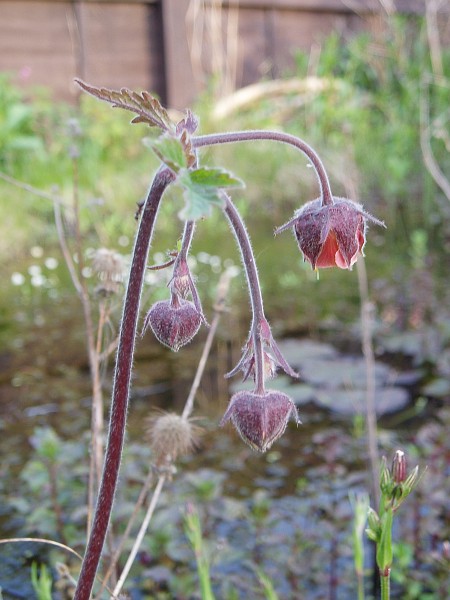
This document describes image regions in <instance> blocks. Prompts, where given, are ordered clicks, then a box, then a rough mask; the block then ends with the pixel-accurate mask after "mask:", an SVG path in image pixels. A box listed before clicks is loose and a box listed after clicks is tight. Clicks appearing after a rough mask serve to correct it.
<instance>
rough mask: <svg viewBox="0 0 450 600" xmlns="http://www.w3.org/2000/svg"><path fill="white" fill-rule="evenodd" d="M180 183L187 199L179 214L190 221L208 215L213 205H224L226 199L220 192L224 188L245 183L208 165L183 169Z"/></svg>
mask: <svg viewBox="0 0 450 600" xmlns="http://www.w3.org/2000/svg"><path fill="white" fill-rule="evenodd" d="M178 183H179V184H181V185H182V186H183V188H184V199H185V201H186V205H185V207H184V208H183V210H182V211H181V212H180V214H179V216H180V218H181V219H183V220H188V221H195V220H197V219H200V218H201V217H205V216H208V215H209V214H210V213H211V208H212V206H213V205H215V206H219V207H222V206H224V202H225V200H224V198H223V196H222V194H221V193H220V192H221V190H222V189H225V188H237V187H243V185H244V184H243V182H242V181H241V180H240V179H238V178H236V177H234V176H233V175H232V174H231V173H229V172H228V171H224V170H223V169H213V168H207V167H202V168H199V169H193V170H189V171H188V170H185V171H183V172H182V173H181V174H180V176H179V178H178Z"/></svg>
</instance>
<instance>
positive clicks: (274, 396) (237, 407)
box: [220, 390, 300, 452]
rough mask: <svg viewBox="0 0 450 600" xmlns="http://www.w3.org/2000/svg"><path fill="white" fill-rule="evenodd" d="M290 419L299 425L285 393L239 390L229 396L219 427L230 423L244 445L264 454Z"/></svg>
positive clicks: (292, 404) (282, 431)
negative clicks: (258, 392) (259, 392)
mask: <svg viewBox="0 0 450 600" xmlns="http://www.w3.org/2000/svg"><path fill="white" fill-rule="evenodd" d="M291 418H292V419H294V421H295V422H296V423H297V424H298V423H299V422H300V421H299V418H298V415H297V409H296V407H295V404H294V402H293V401H292V400H291V399H290V398H289V396H287V395H286V394H283V393H282V392H277V391H276V390H267V391H265V392H264V394H257V393H256V392H249V391H241V392H237V393H236V394H234V396H232V398H231V400H230V404H229V405H228V409H227V411H226V413H225V414H224V416H223V418H222V420H221V422H220V425H221V426H222V425H225V423H226V422H227V421H231V422H232V423H233V425H234V426H235V427H236V430H237V432H238V433H239V435H240V436H241V438H242V439H243V440H244V442H245V443H246V444H248V445H249V446H250V447H251V448H252V449H253V450H259V451H260V452H265V451H266V450H267V449H268V448H270V446H271V445H272V444H273V442H275V440H277V439H278V438H279V437H280V436H281V435H283V433H284V431H285V429H286V427H287V424H288V422H289V419H291Z"/></svg>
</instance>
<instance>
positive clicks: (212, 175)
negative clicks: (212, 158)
mask: <svg viewBox="0 0 450 600" xmlns="http://www.w3.org/2000/svg"><path fill="white" fill-rule="evenodd" d="M189 175H190V180H191V182H192V183H193V184H194V185H198V186H201V187H204V188H219V189H226V188H243V187H244V182H243V181H242V180H241V179H239V178H237V177H235V176H234V175H232V174H231V173H230V172H228V171H225V170H224V169H219V168H209V167H200V168H199V169H193V170H192V171H189Z"/></svg>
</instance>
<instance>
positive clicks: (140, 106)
mask: <svg viewBox="0 0 450 600" xmlns="http://www.w3.org/2000/svg"><path fill="white" fill-rule="evenodd" d="M75 82H76V83H77V84H78V85H79V86H80V87H81V88H82V89H83V90H84V91H85V92H88V94H91V95H92V96H95V97H96V98H98V99H99V100H104V101H105V102H109V103H110V104H112V105H113V107H116V108H123V109H125V110H129V111H131V112H134V113H136V114H137V117H134V119H133V120H132V121H131V122H132V123H147V125H150V126H151V127H160V128H161V129H163V130H164V131H173V130H174V129H175V127H176V126H175V123H173V122H172V120H171V119H170V117H169V115H168V113H167V111H166V109H165V108H163V106H162V105H161V103H160V102H159V100H158V99H157V98H155V97H154V96H152V95H151V94H150V93H149V92H141V93H140V94H139V93H137V92H132V91H131V90H128V89H127V88H122V89H121V90H120V91H118V90H110V89H108V88H98V87H95V86H93V85H89V84H87V83H85V82H84V81H81V80H80V79H75Z"/></svg>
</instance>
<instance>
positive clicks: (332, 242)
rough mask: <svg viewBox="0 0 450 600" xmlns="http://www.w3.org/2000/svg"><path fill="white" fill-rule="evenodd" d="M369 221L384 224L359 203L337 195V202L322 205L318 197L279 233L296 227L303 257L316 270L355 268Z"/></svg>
mask: <svg viewBox="0 0 450 600" xmlns="http://www.w3.org/2000/svg"><path fill="white" fill-rule="evenodd" d="M367 221H372V222H373V223H376V224H377V225H381V226H384V223H383V222H382V221H379V220H378V219H376V218H375V217H372V215H370V214H369V213H367V212H365V210H364V209H363V207H362V206H361V205H360V204H358V203H357V202H353V201H352V200H348V199H346V198H333V204H322V200H321V199H320V198H317V199H316V200H312V201H311V202H307V203H306V204H305V205H304V206H302V208H300V209H299V210H298V211H297V212H296V213H295V215H294V217H293V218H292V219H291V220H290V221H288V222H287V223H285V224H284V225H282V226H281V227H279V228H278V229H277V230H276V231H275V233H280V232H281V231H284V230H285V229H288V228H289V227H293V229H294V233H295V237H296V238H297V242H298V245H299V248H300V250H301V252H302V253H303V258H304V260H307V261H308V262H309V263H310V264H311V266H312V268H313V269H319V268H325V267H339V268H340V269H351V268H352V266H353V265H354V264H355V262H356V260H357V258H358V254H362V255H364V245H365V243H366V223H367Z"/></svg>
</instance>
